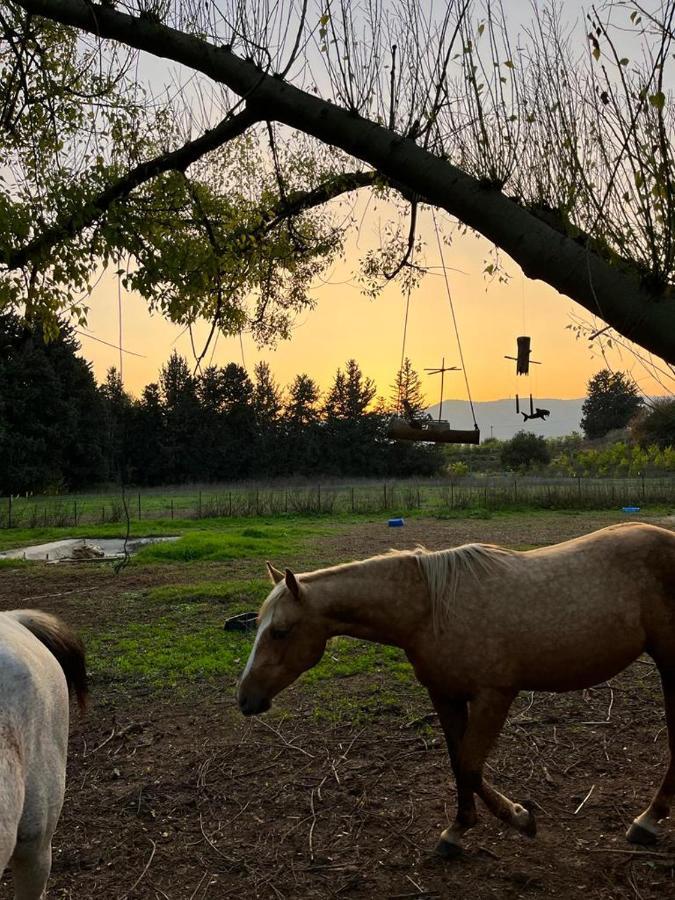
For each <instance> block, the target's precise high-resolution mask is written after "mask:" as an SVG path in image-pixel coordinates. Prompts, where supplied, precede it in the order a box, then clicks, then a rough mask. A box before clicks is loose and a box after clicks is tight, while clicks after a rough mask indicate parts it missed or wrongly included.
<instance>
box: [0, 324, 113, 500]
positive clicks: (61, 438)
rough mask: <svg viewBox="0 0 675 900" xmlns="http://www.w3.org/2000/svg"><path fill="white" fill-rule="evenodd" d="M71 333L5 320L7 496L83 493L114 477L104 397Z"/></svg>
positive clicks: (1, 471)
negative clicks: (50, 334) (50, 335)
mask: <svg viewBox="0 0 675 900" xmlns="http://www.w3.org/2000/svg"><path fill="white" fill-rule="evenodd" d="M77 349H78V345H77V342H76V340H75V337H74V335H73V334H72V331H71V330H70V329H69V328H68V326H67V325H66V324H65V323H63V324H62V327H61V331H60V334H59V337H58V338H57V339H56V340H53V341H51V342H46V341H45V338H44V335H43V332H42V330H41V329H33V330H28V329H26V328H25V327H24V326H23V324H22V323H21V321H20V320H19V319H18V317H16V316H13V315H8V314H5V315H2V316H0V493H2V494H8V493H14V494H18V493H25V492H33V491H40V490H44V489H46V488H49V489H53V490H58V489H61V488H80V487H83V486H85V485H88V484H92V483H96V482H99V481H105V480H106V479H107V477H108V474H109V471H108V465H107V462H108V446H109V445H108V442H107V436H108V435H109V431H108V428H107V423H106V417H105V407H104V400H103V398H102V396H101V394H100V393H99V391H98V389H97V386H96V381H95V379H94V376H93V374H92V371H91V368H90V366H89V365H88V364H87V363H86V362H85V361H84V360H83V359H80V358H79V357H78V356H77V355H76V351H77Z"/></svg>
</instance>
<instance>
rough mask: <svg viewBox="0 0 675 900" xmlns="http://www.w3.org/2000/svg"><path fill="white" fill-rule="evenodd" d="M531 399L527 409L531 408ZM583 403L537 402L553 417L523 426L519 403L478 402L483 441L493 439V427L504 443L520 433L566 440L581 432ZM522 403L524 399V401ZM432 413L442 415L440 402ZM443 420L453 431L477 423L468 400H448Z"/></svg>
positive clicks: (477, 408)
mask: <svg viewBox="0 0 675 900" xmlns="http://www.w3.org/2000/svg"><path fill="white" fill-rule="evenodd" d="M529 402H530V401H529V397H528V399H527V401H526V403H525V404H524V405H523V408H527V409H529ZM583 402H584V398H583V397H582V398H581V399H580V400H552V399H551V400H546V399H539V398H538V399H537V400H536V401H535V404H534V405H535V407H537V406H538V407H540V408H542V409H550V410H551V415H550V416H549V417H548V419H546V420H542V419H535V420H534V421H532V422H525V423H524V424H523V417H522V415H518V414H517V413H516V401H515V399H513V400H488V401H484V402H482V403H474V408H475V410H476V419H477V421H478V425H479V427H480V432H481V439H482V440H485V439H486V438H489V437H490V426H491V425H492V437H496V438H498V439H499V440H500V441H506V440H509V439H510V438H512V437H513V435H514V434H515V433H516V432H517V431H522V430H524V431H531V432H533V433H534V434H542V435H544V437H563V436H564V435H566V434H572V432H573V431H581V427H580V425H579V422H580V420H581V406H582V404H583ZM521 404H522V399H521ZM428 411H429V413H430V414H431V415H432V416H434V417H437V416H438V403H436V404H435V405H434V406H430V407H429V410H428ZM443 418H444V419H448V420H449V422H450V426H451V427H452V428H472V427H473V420H472V418H471V410H470V408H469V404H468V402H467V401H466V400H444V401H443Z"/></svg>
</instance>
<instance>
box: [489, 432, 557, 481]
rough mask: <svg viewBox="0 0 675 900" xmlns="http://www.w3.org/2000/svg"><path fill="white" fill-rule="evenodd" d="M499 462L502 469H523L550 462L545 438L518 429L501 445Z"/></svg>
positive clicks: (515, 470)
mask: <svg viewBox="0 0 675 900" xmlns="http://www.w3.org/2000/svg"><path fill="white" fill-rule="evenodd" d="M500 458H501V464H502V467H503V468H504V469H511V470H512V471H514V472H518V471H524V470H527V469H531V468H535V467H537V466H545V465H547V463H549V462H550V459H551V455H550V453H549V449H548V445H547V443H546V438H544V437H542V436H541V435H536V434H532V433H531V432H529V431H519V432H518V433H517V434H514V436H513V437H512V438H511V440H510V441H504V443H503V444H502V447H501V453H500Z"/></svg>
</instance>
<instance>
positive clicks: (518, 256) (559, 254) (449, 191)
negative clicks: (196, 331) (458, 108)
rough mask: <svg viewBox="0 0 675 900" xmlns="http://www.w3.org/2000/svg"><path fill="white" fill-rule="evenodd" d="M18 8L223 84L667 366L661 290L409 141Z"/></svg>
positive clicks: (255, 79)
mask: <svg viewBox="0 0 675 900" xmlns="http://www.w3.org/2000/svg"><path fill="white" fill-rule="evenodd" d="M17 2H18V3H19V5H20V6H22V7H23V8H24V9H26V10H28V11H30V12H32V13H35V14H37V15H42V16H46V17H47V18H50V19H52V20H55V21H58V22H61V23H62V24H65V25H72V26H75V27H77V28H80V29H83V30H85V31H87V32H89V33H91V34H95V35H98V36H100V37H103V38H109V39H112V40H117V41H121V42H123V43H125V44H127V45H129V46H132V47H136V48H137V49H140V50H145V51H147V52H149V53H152V54H154V55H156V56H160V57H163V58H168V59H172V60H174V61H175V62H180V63H182V64H183V65H186V66H189V67H190V68H192V69H195V70H197V71H200V72H202V73H204V74H205V75H207V76H209V77H211V78H213V79H214V80H215V81H218V82H221V83H223V84H225V85H227V86H228V87H229V88H230V89H231V90H233V91H234V92H235V93H237V94H238V95H239V96H245V97H246V98H247V102H248V105H249V106H250V107H251V108H252V109H253V110H255V112H256V115H257V117H258V118H264V119H270V120H272V119H273V120H276V121H279V122H282V123H284V124H286V125H288V126H290V127H292V128H296V129H299V130H300V131H303V132H304V133H306V134H309V135H312V136H314V137H316V138H318V139H319V140H320V141H322V142H324V143H326V144H331V145H334V146H337V147H340V148H341V149H342V150H344V151H345V152H347V153H349V154H351V155H352V156H354V157H357V158H358V159H361V160H363V161H365V162H366V163H368V164H369V165H370V166H372V167H373V168H374V169H376V170H377V171H378V172H380V173H381V174H383V175H384V176H385V177H386V178H387V179H389V180H390V181H392V182H397V183H400V184H402V185H405V186H406V187H407V188H408V189H409V190H410V191H413V192H415V193H417V194H419V195H420V196H421V197H423V198H424V202H429V203H433V204H434V205H436V206H439V207H441V208H443V209H445V210H446V211H447V212H449V213H450V214H451V215H453V216H455V217H457V218H458V219H459V220H460V221H461V222H463V223H465V224H466V225H468V226H469V227H471V228H473V229H475V230H476V231H478V232H480V233H481V234H483V235H484V236H485V237H486V238H488V240H490V241H492V242H493V243H495V244H496V245H497V246H498V247H500V248H501V249H502V250H504V251H505V252H506V253H508V254H509V255H510V256H511V257H512V259H514V260H515V261H516V262H517V263H518V264H519V265H520V266H521V268H522V269H523V271H524V272H525V274H526V275H527V276H528V277H530V278H539V279H541V280H543V281H545V282H547V283H548V284H550V285H551V286H552V287H554V288H556V289H557V290H558V291H560V292H561V293H563V294H566V295H567V296H568V297H571V298H572V299H573V300H575V301H576V302H577V303H579V304H581V305H582V306H584V307H585V308H586V309H587V310H589V311H590V312H591V313H593V314H594V315H599V316H601V317H602V318H603V319H604V320H605V321H606V322H607V323H608V324H610V325H612V326H613V327H614V328H615V330H616V331H618V332H620V333H621V334H622V335H624V337H627V338H628V339H630V340H633V341H636V342H638V343H640V344H641V345H642V346H643V347H645V348H646V349H648V350H650V351H652V352H654V353H657V354H658V355H659V356H662V357H664V358H665V359H667V360H668V361H670V362H675V328H673V322H674V321H675V300H674V298H673V296H671V294H670V292H669V291H668V290H667V289H666V290H662V289H654V288H650V287H648V286H646V285H645V284H644V283H642V281H641V278H640V274H639V273H638V272H637V271H635V269H634V267H633V268H631V267H630V265H629V264H626V265H625V266H624V265H621V264H614V263H610V262H609V261H608V260H607V259H605V258H604V257H603V256H602V255H601V254H600V253H598V252H595V251H594V250H593V248H592V247H590V246H587V245H584V244H583V243H580V242H578V241H577V240H576V239H575V237H573V236H569V235H566V234H563V233H560V232H558V231H557V230H555V229H554V228H552V227H551V226H550V225H549V224H547V223H546V222H543V221H541V220H540V219H538V218H537V217H536V216H535V215H533V214H532V213H531V212H530V211H529V210H528V209H526V208H525V207H524V206H522V205H521V204H519V203H518V202H517V201H516V200H513V199H511V198H509V197H507V196H506V195H505V194H503V193H502V192H501V191H500V190H497V189H496V188H495V187H490V186H486V185H485V184H483V183H482V182H481V181H480V180H478V179H477V178H474V177H472V176H470V175H467V174H466V173H465V172H463V171H462V170H461V169H459V168H457V167H456V166H453V165H452V164H450V163H449V162H447V161H446V160H444V159H440V158H439V157H437V156H434V155H433V154H432V153H430V152H428V151H427V150H425V149H424V148H422V147H419V146H417V145H416V144H415V143H414V141H412V140H408V139H405V138H402V137H400V136H399V135H396V134H395V133H393V132H392V131H390V130H389V129H388V128H386V127H385V126H382V125H378V124H376V123H375V122H371V121H369V120H367V119H365V118H363V117H361V116H360V115H358V113H356V112H354V111H348V110H345V109H342V108H340V107H339V106H336V105H335V104H333V103H330V102H328V101H325V100H322V99H320V98H318V97H316V96H314V95H312V94H310V93H308V92H306V91H303V90H301V89H299V88H296V87H294V86H292V85H290V84H288V83H286V82H285V81H283V80H282V79H279V78H275V77H273V76H271V75H268V74H266V73H265V72H263V71H262V70H261V69H260V68H259V67H257V66H256V65H255V64H254V63H253V62H249V61H246V60H242V59H241V58H239V57H238V56H236V55H235V54H234V53H232V52H231V50H230V49H229V47H216V46H214V45H213V44H209V43H208V42H207V41H205V40H203V39H201V38H199V37H196V36H192V35H188V34H185V33H183V32H180V31H177V30H176V29H173V28H170V27H168V26H166V25H162V24H160V23H158V22H156V21H150V20H148V19H147V18H140V17H134V16H130V15H127V14H126V13H122V12H118V11H117V10H115V9H113V8H111V7H109V6H105V5H94V4H90V3H87V2H85V0H17Z"/></svg>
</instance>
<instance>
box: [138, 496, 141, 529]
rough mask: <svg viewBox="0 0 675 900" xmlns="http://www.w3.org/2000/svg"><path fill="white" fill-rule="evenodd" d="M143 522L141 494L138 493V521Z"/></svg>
mask: <svg viewBox="0 0 675 900" xmlns="http://www.w3.org/2000/svg"><path fill="white" fill-rule="evenodd" d="M140 520H141V492H140V491H139V492H138V521H139V522H140Z"/></svg>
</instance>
